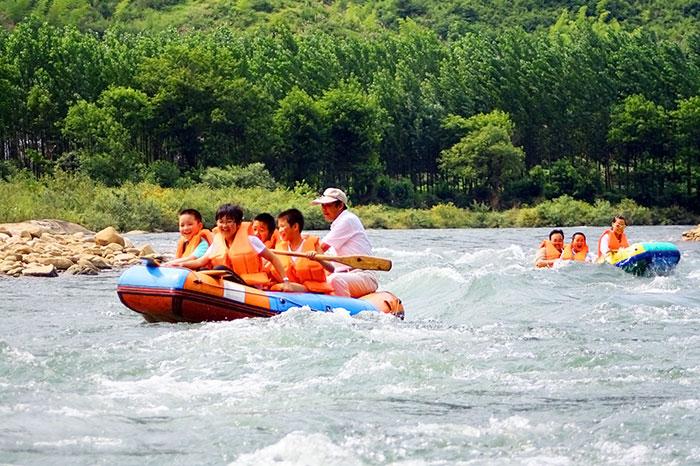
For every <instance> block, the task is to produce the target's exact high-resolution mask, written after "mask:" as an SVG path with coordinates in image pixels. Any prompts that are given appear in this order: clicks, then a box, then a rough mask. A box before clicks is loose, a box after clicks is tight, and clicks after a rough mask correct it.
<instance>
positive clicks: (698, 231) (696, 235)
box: [682, 225, 700, 241]
mask: <svg viewBox="0 0 700 466" xmlns="http://www.w3.org/2000/svg"><path fill="white" fill-rule="evenodd" d="M682 236H683V239H684V240H686V241H700V225H698V227H697V228H695V229H693V230H688V231H686V232H684V233H683V235H682Z"/></svg>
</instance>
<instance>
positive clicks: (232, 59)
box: [0, 0, 700, 211]
mask: <svg viewBox="0 0 700 466" xmlns="http://www.w3.org/2000/svg"><path fill="white" fill-rule="evenodd" d="M28 14H31V16H28V17H25V15H28ZM699 15H700V0H698V1H675V2H663V3H662V2H656V1H639V2H628V1H625V0H601V1H597V2H581V1H579V2H575V1H568V2H556V1H545V0H540V1H538V2H535V1H534V0H532V1H526V0H521V1H515V2H501V1H494V2H487V1H486V0H483V1H477V0H474V1H469V0H463V1H459V2H454V1H452V2H431V1H427V0H426V1H422V2H421V1H417V0H414V1H411V0H394V1H389V0H386V1H375V2H369V1H368V2H354V3H353V2H347V1H345V2H291V1H264V0H262V1H255V0H248V1H238V2H224V1H219V2H213V1H212V2H211V3H207V2H206V1H205V2H198V3H195V2H176V1H163V0H157V1H155V0H150V1H148V0H144V1H137V2H84V1H83V0H63V1H59V0H54V1H48V2H32V1H27V2H18V1H8V0H0V17H1V18H2V20H3V21H4V22H5V24H6V26H7V27H6V29H5V30H3V31H2V32H0V51H1V53H0V142H1V145H0V159H1V160H2V162H0V177H9V176H12V174H13V173H16V171H17V170H22V169H26V170H31V171H32V172H33V173H34V174H35V175H42V174H45V173H52V172H53V171H55V170H61V171H66V172H71V171H80V172H82V173H85V174H88V175H89V176H90V177H91V178H93V179H95V180H98V181H102V182H104V183H105V184H108V185H119V184H121V183H123V182H125V181H138V180H141V179H149V180H152V181H154V182H157V183H159V184H161V185H162V186H173V185H175V186H178V185H180V186H181V185H186V184H188V183H192V182H199V181H202V180H203V179H206V178H207V177H208V178H209V179H212V178H217V179H219V180H220V181H221V180H224V181H226V180H232V182H241V183H244V182H249V181H250V178H254V179H255V180H257V182H259V183H263V184H264V183H267V182H270V183H273V182H278V183H281V184H282V185H284V186H294V185H295V184H296V183H298V182H302V181H304V182H305V183H306V184H308V185H309V186H311V187H314V188H321V187H323V186H326V185H330V184H338V185H341V186H344V187H347V189H349V190H350V192H351V193H352V195H353V198H354V199H356V201H357V202H362V203H370V202H381V203H385V204H389V205H396V206H403V207H414V206H428V207H429V206H431V205H434V204H435V203H438V202H453V203H455V204H456V205H458V206H467V205H473V204H474V203H483V204H486V205H489V206H491V207H493V208H504V207H510V206H513V205H521V204H523V203H537V202H539V201H542V200H544V199H553V198H556V197H558V196H561V195H563V194H568V195H570V196H572V197H574V198H576V199H581V200H586V201H589V202H590V201H593V200H595V199H607V200H610V201H617V200H620V199H622V198H631V199H634V200H635V201H637V202H639V203H641V204H643V205H649V206H668V205H680V206H684V207H686V208H689V209H692V210H695V211H698V209H700V29H699V28H698V21H697V20H698V16H699ZM166 25H169V26H175V27H171V28H168V27H165V26H166ZM273 180H274V181H273Z"/></svg>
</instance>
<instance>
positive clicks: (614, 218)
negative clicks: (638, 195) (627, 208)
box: [610, 215, 627, 224]
mask: <svg viewBox="0 0 700 466" xmlns="http://www.w3.org/2000/svg"><path fill="white" fill-rule="evenodd" d="M618 220H623V221H624V222H625V223H627V219H626V218H625V217H624V216H622V215H615V216H614V217H613V219H612V222H610V223H611V224H612V223H615V222H617V221H618Z"/></svg>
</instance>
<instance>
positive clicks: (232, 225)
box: [180, 204, 289, 291]
mask: <svg viewBox="0 0 700 466" xmlns="http://www.w3.org/2000/svg"><path fill="white" fill-rule="evenodd" d="M216 226H217V228H218V231H217V233H216V234H215V235H214V241H213V243H212V245H211V246H209V249H207V252H206V253H204V255H203V256H202V257H200V258H199V259H194V260H190V261H186V262H183V263H182V264H180V265H182V266H183V267H188V268H190V269H195V270H196V269H199V268H202V267H207V268H214V267H216V266H225V267H228V268H229V269H231V270H233V271H234V272H236V273H237V274H238V275H240V277H241V278H242V279H243V280H245V282H246V283H247V284H248V285H251V286H258V287H265V286H267V285H268V284H269V282H270V278H269V276H268V275H267V273H265V271H264V270H263V267H262V260H261V258H265V259H267V260H268V261H270V263H271V264H272V265H273V267H274V268H275V270H276V271H277V273H278V274H279V276H280V277H281V278H282V280H283V281H285V282H286V281H288V278H287V273H286V272H285V270H284V266H283V265H282V263H281V262H280V260H279V258H278V257H277V256H275V255H274V254H273V253H272V252H271V251H270V250H269V249H267V248H266V247H265V245H264V244H263V243H262V241H260V239H259V238H258V237H257V236H251V235H249V233H248V232H249V230H250V228H251V225H250V223H249V222H243V211H242V210H241V208H240V207H238V206H234V205H231V204H224V205H222V206H220V207H219V208H218V210H217V211H216ZM284 285H287V283H284V284H283V286H282V287H281V288H282V291H289V290H287V289H286V286H284Z"/></svg>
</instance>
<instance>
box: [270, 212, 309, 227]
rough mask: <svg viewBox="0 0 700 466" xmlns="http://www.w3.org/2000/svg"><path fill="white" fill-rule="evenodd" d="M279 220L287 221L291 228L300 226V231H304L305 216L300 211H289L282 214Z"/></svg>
mask: <svg viewBox="0 0 700 466" xmlns="http://www.w3.org/2000/svg"><path fill="white" fill-rule="evenodd" d="M277 218H278V219H280V218H283V219H285V220H287V223H289V226H292V225H299V231H301V230H303V229H304V214H302V213H301V211H300V210H299V209H287V210H285V211H284V212H281V213H280V214H279V215H278V216H277Z"/></svg>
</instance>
